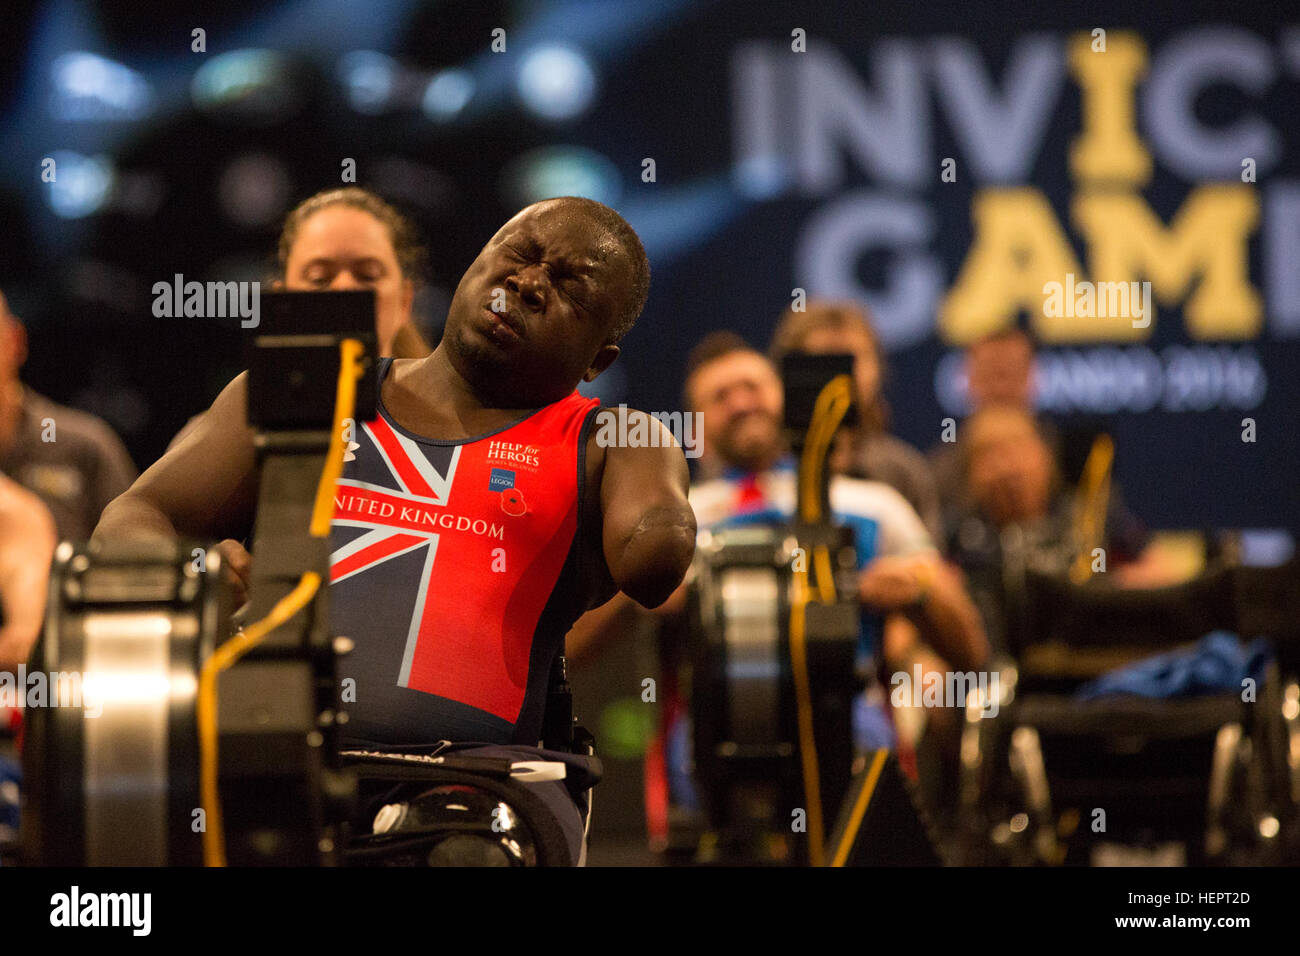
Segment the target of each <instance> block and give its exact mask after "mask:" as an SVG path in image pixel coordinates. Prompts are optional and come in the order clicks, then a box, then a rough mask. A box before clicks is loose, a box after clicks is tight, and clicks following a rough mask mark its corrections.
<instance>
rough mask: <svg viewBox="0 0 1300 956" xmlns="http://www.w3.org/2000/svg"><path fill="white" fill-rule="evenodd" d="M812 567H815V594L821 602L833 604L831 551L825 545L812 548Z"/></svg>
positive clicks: (833, 588) (833, 583)
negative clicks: (816, 593)
mask: <svg viewBox="0 0 1300 956" xmlns="http://www.w3.org/2000/svg"><path fill="white" fill-rule="evenodd" d="M813 567H815V568H816V569H817V591H818V595H817V596H818V597H819V598H821V601H822V603H823V604H834V603H835V599H836V597H837V595H836V593H835V574H834V572H833V571H832V570H831V552H830V549H829V548H827V547H826V545H824V544H819V545H818V546H817V547H816V548H815V549H814V550H813Z"/></svg>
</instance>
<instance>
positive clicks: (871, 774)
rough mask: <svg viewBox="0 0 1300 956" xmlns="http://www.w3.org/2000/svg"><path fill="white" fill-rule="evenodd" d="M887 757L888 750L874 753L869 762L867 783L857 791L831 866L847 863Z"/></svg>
mask: <svg viewBox="0 0 1300 956" xmlns="http://www.w3.org/2000/svg"><path fill="white" fill-rule="evenodd" d="M888 757H889V751H888V750H884V749H881V750H877V751H876V756H875V757H874V758H873V759H872V761H871V769H870V770H868V771H867V781H866V783H864V784H863V785H862V789H861V790H860V791H858V799H857V800H856V801H855V802H854V804H853V812H852V813H851V814H850V815H849V825H848V827H846V828H845V830H844V837H843V838H842V839H841V840H840V845H839V846H838V847H837V848H836V850H835V859H834V860H832V861H831V866H843V865H844V864H845V863H846V862H847V861H848V858H849V851H851V850H852V849H853V841H854V840H856V839H857V837H858V827H860V826H862V818H863V817H864V816H865V815H866V812H867V806H868V804H870V803H871V795H872V794H873V793H875V792H876V784H877V783H878V782H879V781H880V773H881V771H883V770H884V769H885V760H886V759H888Z"/></svg>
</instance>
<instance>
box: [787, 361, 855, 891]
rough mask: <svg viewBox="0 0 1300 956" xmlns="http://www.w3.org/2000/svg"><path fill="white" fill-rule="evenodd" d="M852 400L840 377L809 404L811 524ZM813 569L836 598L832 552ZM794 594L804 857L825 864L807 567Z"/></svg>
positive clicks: (806, 463) (806, 475)
mask: <svg viewBox="0 0 1300 956" xmlns="http://www.w3.org/2000/svg"><path fill="white" fill-rule="evenodd" d="M852 402H853V380H852V378H850V377H849V376H848V375H838V376H836V377H835V378H833V379H831V381H830V382H828V383H827V384H826V386H825V387H824V388H823V389H822V390H821V393H820V394H819V395H818V396H817V402H816V404H815V405H814V406H813V415H812V423H811V424H810V425H809V427H808V439H807V442H806V444H805V445H804V449H803V454H802V456H801V458H800V462H799V478H800V500H799V517H800V518H801V519H802V520H803V521H804V522H806V523H809V524H812V523H815V522H817V521H820V520H821V511H822V499H821V477H822V469H823V468H824V467H825V464H826V455H827V453H828V452H829V451H830V445H831V440H832V439H833V438H834V436H835V430H836V429H837V428H839V426H840V422H842V421H843V420H844V416H845V415H846V414H847V413H848V410H849V406H850V405H851V404H852ZM813 560H814V564H815V567H816V569H817V583H818V591H819V597H820V598H821V599H822V601H823V602H826V603H830V602H833V601H834V600H835V596H836V595H835V581H834V578H833V576H832V571H831V560H830V552H829V551H828V550H827V549H826V547H825V546H824V545H821V546H818V547H817V548H816V549H815V550H814V552H813ZM796 567H797V570H796V571H795V574H794V594H793V595H792V596H791V601H790V664H791V669H792V671H793V677H794V692H795V713H796V716H797V719H798V725H799V754H800V758H801V764H802V770H803V788H804V800H805V802H806V803H807V804H808V861H809V863H811V864H812V865H813V866H824V865H825V859H826V851H825V825H824V823H823V820H822V799H821V775H820V772H819V769H818V764H817V741H816V736H815V734H814V732H813V713H812V689H811V686H810V684H809V680H808V645H807V631H806V627H807V612H806V609H807V606H808V601H809V591H810V588H809V585H808V570H807V567H806V566H796Z"/></svg>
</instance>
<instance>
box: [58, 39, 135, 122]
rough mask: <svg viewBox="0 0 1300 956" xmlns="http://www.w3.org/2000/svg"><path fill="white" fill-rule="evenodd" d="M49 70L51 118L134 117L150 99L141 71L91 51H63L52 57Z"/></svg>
mask: <svg viewBox="0 0 1300 956" xmlns="http://www.w3.org/2000/svg"><path fill="white" fill-rule="evenodd" d="M53 73H54V99H53V103H52V108H51V112H52V113H53V114H54V117H55V119H60V120H87V119H93V120H106V119H121V120H134V119H140V118H141V117H143V116H146V115H147V114H148V112H149V107H150V105H151V104H152V103H153V93H152V91H151V90H150V88H149V84H148V82H147V81H146V80H145V79H144V77H143V76H142V75H141V74H139V73H137V72H136V71H135V70H133V69H131V68H130V67H128V66H123V65H122V64H121V63H115V62H114V61H112V60H109V59H106V58H104V57H102V56H99V55H98V54H95V53H87V52H85V51H84V50H78V51H76V52H74V53H65V54H63V55H62V56H60V57H59V58H58V59H56V60H55V61H54V66H53Z"/></svg>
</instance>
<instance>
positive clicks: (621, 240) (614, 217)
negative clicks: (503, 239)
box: [511, 196, 650, 342]
mask: <svg viewBox="0 0 1300 956" xmlns="http://www.w3.org/2000/svg"><path fill="white" fill-rule="evenodd" d="M531 211H545V212H547V213H549V214H556V213H558V214H560V215H561V216H565V217H569V216H571V217H581V218H583V219H586V220H587V221H588V222H590V223H591V224H593V225H594V226H596V229H597V231H598V234H599V235H600V238H599V240H598V241H597V244H596V247H595V249H594V250H593V251H594V252H595V254H596V255H597V256H598V257H599V258H601V259H602V260H603V261H606V262H610V263H617V264H618V265H619V266H620V267H621V268H623V269H626V270H627V273H628V277H629V279H630V287H631V293H630V295H629V296H627V297H626V300H625V301H624V302H622V303H621V308H619V309H618V311H617V314H616V315H615V316H614V325H613V330H612V333H611V336H612V340H613V341H614V342H617V341H618V340H619V339H621V338H622V337H623V336H625V335H626V334H627V333H628V332H629V331H631V329H632V326H633V325H635V324H636V320H637V318H638V317H639V316H640V315H641V310H642V309H644V308H645V303H646V299H647V297H648V296H649V294H650V260H649V259H647V258H646V254H645V248H644V247H643V246H642V245H641V238H640V237H639V236H638V235H637V234H636V231H635V230H634V229H633V228H632V227H631V226H630V225H628V222H627V220H626V219H624V218H623V217H622V216H620V215H619V214H618V213H617V212H616V211H615V210H613V209H611V208H610V207H609V206H606V205H605V204H604V203H600V202H596V200H594V199H587V198H586V197H584V196H559V197H557V198H555V199H543V200H541V201H539V202H535V203H533V204H532V205H531V206H526V207H524V209H522V210H520V212H519V214H518V215H517V216H515V217H514V218H515V219H517V218H519V216H524V215H526V214H528V213H529V212H531ZM511 221H512V222H513V221H514V219H512V220H511Z"/></svg>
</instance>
